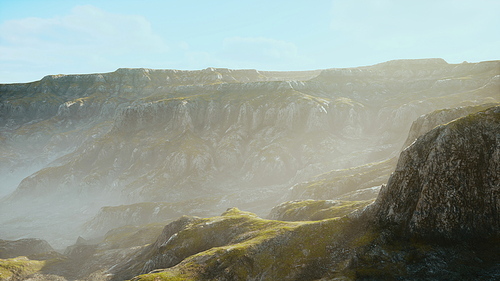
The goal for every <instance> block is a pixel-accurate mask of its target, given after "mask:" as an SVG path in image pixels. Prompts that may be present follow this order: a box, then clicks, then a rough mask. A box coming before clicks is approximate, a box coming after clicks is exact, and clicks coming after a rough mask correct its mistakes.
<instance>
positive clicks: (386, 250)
mask: <svg viewBox="0 0 500 281" xmlns="http://www.w3.org/2000/svg"><path fill="white" fill-rule="evenodd" d="M499 127H500V107H498V106H497V107H493V108H490V109H487V110H484V111H480V112H478V113H475V114H471V115H468V116H466V117H463V118H459V119H457V120H454V121H452V122H450V123H448V124H445V125H441V126H438V127H436V128H434V129H433V130H431V131H430V132H428V133H426V134H424V135H423V136H421V137H419V138H418V139H417V141H415V142H414V143H413V144H412V145H411V146H409V147H408V148H406V149H405V150H404V151H403V152H402V153H401V156H400V158H399V161H398V164H397V168H396V171H395V172H394V173H393V175H392V176H391V177H390V179H389V181H388V183H387V185H386V186H384V187H383V188H382V191H381V193H380V194H379V197H378V198H377V201H376V202H375V203H373V204H371V205H369V206H368V207H364V206H366V204H369V202H367V201H364V202H353V201H350V202H346V201H334V200H330V201H325V200H323V201H314V200H305V201H294V202H287V203H283V204H281V205H279V206H277V207H276V208H275V209H274V210H273V212H272V213H271V216H272V217H273V218H274V219H280V220H292V221H279V220H267V219H262V218H259V217H258V216H256V215H255V214H252V213H249V212H243V211H240V210H238V209H236V208H231V209H228V210H227V211H226V212H224V213H223V214H221V215H220V216H215V217H211V218H200V217H192V216H183V217H181V218H179V219H177V220H175V221H173V222H171V223H169V224H168V225H166V226H165V227H164V228H163V229H162V227H161V225H159V224H149V225H142V226H126V227H120V228H116V229H113V230H110V231H108V232H107V233H106V235H105V237H104V239H103V240H102V241H101V242H98V243H92V242H90V241H85V240H84V239H81V238H79V239H78V241H77V243H76V244H75V245H73V246H70V247H68V248H67V250H66V251H65V256H63V257H61V256H57V257H56V258H54V257H53V256H52V257H49V258H50V260H42V259H40V260H37V259H36V258H33V259H34V260H28V259H26V258H18V259H15V260H0V270H2V269H4V268H12V267H9V266H12V263H16V264H19V266H23V267H26V270H25V271H23V273H22V275H18V276H22V277H26V278H38V279H35V280H44V278H45V280H65V279H66V278H67V279H69V280H74V279H78V280H81V279H85V280H124V279H132V280H136V281H139V280H248V279H255V280H381V279H382V280H385V279H390V280H415V279H418V280H496V279H498V277H500V268H499V266H498V265H499V264H500V257H499V256H498V251H499V250H500V248H499V244H498V239H500V237H499V236H498V234H499V233H500V231H499V230H500V225H499V224H498V222H499V216H500V209H499V195H500V194H499V193H498V191H499V186H500V180H499V177H498V171H499V168H500V166H499V165H500V164H499V163H500V158H499V155H500V145H499V143H500V135H499V133H498V132H500V130H499V129H500V128H499ZM160 206H164V205H163V204H161V203H157V205H156V207H160ZM165 206H166V205H165ZM156 207H155V210H156ZM122 208H130V210H129V211H127V210H122V211H121V212H120V211H118V212H120V213H124V214H128V215H129V216H132V217H133V216H134V214H137V215H138V216H139V215H141V214H142V213H141V211H140V210H141V209H148V210H150V211H151V210H152V206H145V205H142V204H137V205H132V206H122ZM360 208H361V209H360ZM118 209H120V208H111V209H110V210H103V212H102V213H103V214H102V215H100V216H98V217H96V218H106V215H105V213H109V212H113V211H114V210H118ZM355 209H358V211H354V212H353V210H355ZM166 210H168V208H166ZM161 211H162V209H161V208H159V209H158V213H159V212H161ZM145 213H147V212H145ZM297 220H304V221H297ZM129 221H134V220H133V218H131V219H130V220H129ZM154 237H157V238H156V240H155V238H154ZM9 270H10V269H9ZM0 272H1V271H0ZM33 272H38V274H35V275H31V276H27V275H28V274H31V273H33ZM8 273H9V272H8ZM11 273H12V270H10V273H9V274H11ZM62 276H64V277H62Z"/></svg>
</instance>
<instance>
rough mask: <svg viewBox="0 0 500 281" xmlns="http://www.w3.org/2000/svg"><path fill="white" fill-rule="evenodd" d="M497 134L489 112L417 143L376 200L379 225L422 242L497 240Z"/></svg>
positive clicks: (499, 114) (498, 123) (499, 119)
mask: <svg viewBox="0 0 500 281" xmlns="http://www.w3.org/2000/svg"><path fill="white" fill-rule="evenodd" d="M499 132H500V107H493V108H490V109H488V110H486V111H482V112H479V113H476V114H472V115H468V116H466V117H463V118H460V119H457V120H455V121H453V122H451V123H449V124H447V125H443V126H439V127H436V128H435V129H433V130H431V131H430V132H428V133H427V134H425V135H424V136H422V137H420V138H418V139H417V141H416V142H415V143H414V144H413V145H411V146H410V147H408V148H407V149H406V150H404V151H403V152H402V153H401V156H400V160H399V162H398V165H397V167H396V170H395V172H394V173H393V174H392V176H391V178H390V179H389V181H388V183H387V186H386V187H385V188H383V189H382V190H381V192H380V194H379V197H378V198H377V201H376V203H375V205H374V207H373V208H374V210H375V212H376V217H377V218H378V222H379V224H381V225H383V226H384V227H391V228H392V227H393V228H394V229H396V230H397V231H401V232H402V233H405V235H414V236H417V237H421V238H428V239H432V238H434V237H438V238H441V239H471V238H480V239H486V238H489V237H498V234H499V233H500V212H499V210H500V193H499V187H500V175H499V173H498V171H500V169H499V168H500V166H499V163H500V143H499V141H500V139H499Z"/></svg>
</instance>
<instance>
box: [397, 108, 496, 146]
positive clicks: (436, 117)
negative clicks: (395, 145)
mask: <svg viewBox="0 0 500 281" xmlns="http://www.w3.org/2000/svg"><path fill="white" fill-rule="evenodd" d="M495 105H498V104H494V103H488V104H481V105H476V106H461V107H456V108H446V109H439V110H436V111H433V112H431V113H429V114H425V115H422V116H420V117H418V119H417V120H415V121H414V122H413V124H412V125H411V127H410V131H409V133H408V138H407V139H406V141H405V143H404V144H403V148H406V147H408V146H409V145H410V144H412V143H413V142H414V141H415V140H416V139H417V138H418V137H420V136H422V135H424V134H425V133H427V132H429V131H430V130H432V129H434V128H435V127H437V126H439V125H443V124H446V123H448V122H451V121H453V120H455V119H457V118H460V117H464V116H467V115H469V114H473V113H476V112H479V111H482V110H485V109H487V108H490V107H493V106H495Z"/></svg>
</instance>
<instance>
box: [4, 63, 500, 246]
mask: <svg viewBox="0 0 500 281" xmlns="http://www.w3.org/2000/svg"><path fill="white" fill-rule="evenodd" d="M499 69H500V68H499V62H498V61H492V62H481V63H465V64H448V63H446V62H444V61H442V60H403V61H393V62H388V63H384V64H379V65H374V66H369V67H360V68H350V69H327V70H321V71H311V72H261V71H257V70H229V69H215V68H209V69H205V70H199V71H177V70H150V69H118V70H117V71H115V72H111V73H102V74H87V75H52V76H47V77H45V78H43V79H42V80H40V81H37V82H33V83H27V84H12V85H0V108H1V110H0V157H1V161H0V176H1V177H2V178H4V179H5V180H4V181H3V182H2V184H0V187H1V188H0V190H1V192H2V193H1V195H0V196H2V195H5V197H4V199H3V201H2V204H0V205H1V206H0V223H2V225H5V226H6V227H5V228H3V229H0V236H1V237H2V238H5V239H16V238H18V237H25V235H30V236H33V235H37V236H38V235H41V238H44V239H48V240H49V241H50V243H51V244H53V245H56V244H57V245H58V246H60V247H62V246H65V245H67V244H68V243H69V241H73V240H74V237H77V236H78V235H79V234H80V233H69V232H68V233H60V231H59V230H58V228H57V225H65V226H66V228H67V229H79V227H80V226H81V224H83V223H84V222H85V221H87V220H89V219H90V218H92V217H94V216H95V215H96V214H97V213H98V212H99V210H100V209H101V208H102V207H103V206H118V205H123V204H127V205H128V204H135V203H142V202H150V201H155V202H158V201H161V202H166V203H169V204H170V203H179V202H186V201H189V200H204V199H206V198H205V197H206V196H204V194H210V198H209V199H208V201H209V203H210V204H208V203H207V204H204V203H202V204H200V206H209V207H208V208H205V209H203V210H201V212H203V211H205V212H207V213H209V214H214V213H221V212H222V211H223V210H225V209H227V208H228V207H232V206H239V207H240V208H243V209H245V210H249V211H252V212H255V213H257V214H258V215H265V214H267V213H268V212H269V210H270V209H271V208H272V207H273V206H275V205H277V204H279V203H281V202H282V199H283V196H284V195H286V193H287V190H288V189H289V188H290V186H293V185H295V184H297V183H301V182H307V181H311V179H312V178H313V177H314V176H317V175H319V174H324V173H327V172H329V171H331V170H337V171H341V170H344V169H348V168H351V167H358V166H363V165H366V164H367V163H379V162H381V161H384V160H385V159H390V158H392V157H394V156H396V155H397V154H398V153H399V149H400V147H401V146H402V145H403V143H404V141H405V138H406V132H408V130H409V127H410V125H411V123H412V122H413V121H414V120H415V119H416V118H417V117H418V116H421V115H422V114H426V113H429V112H431V111H433V110H435V109H440V108H452V107H456V106H465V105H477V104H483V103H485V102H498V87H499V85H500V79H499V77H500V72H499ZM386 170H387V169H386ZM360 172H361V171H360ZM367 176H368V175H367ZM372 176H373V177H372ZM372 176H369V177H371V178H370V181H372V183H371V184H369V185H368V184H367V183H366V185H364V186H363V188H372V187H374V186H378V185H380V184H381V183H383V181H384V180H383V179H384V177H386V176H387V173H385V172H381V173H379V174H376V173H374V174H372ZM354 179H355V177H351V178H350V180H349V181H351V180H352V181H351V183H353V184H351V185H349V188H346V189H345V190H339V191H342V192H339V193H338V194H337V195H335V197H337V196H342V193H343V192H344V191H352V189H350V188H351V187H352V186H354V185H356V184H361V183H360V182H357V183H356V181H355V180H354ZM346 186H347V185H346ZM296 191H297V193H296V194H298V196H297V197H296V198H294V197H289V198H287V199H286V200H294V199H310V198H309V195H308V194H312V195H311V196H313V195H314V196H316V195H317V197H314V198H317V199H333V198H324V197H323V198H322V197H321V196H322V195H321V192H315V191H314V189H309V190H308V191H307V192H302V191H300V190H299V189H296ZM309 191H311V192H310V193H309ZM327 192H329V191H328V190H327ZM375 193H376V192H375ZM366 194H371V196H373V195H374V194H373V192H370V191H369V190H367V192H366ZM6 195H9V196H6ZM302 195H304V196H303V197H302ZM294 196H295V195H294ZM353 196H354V195H353ZM356 196H357V195H356ZM366 199H367V198H366ZM26 218H28V219H26ZM174 218H175V217H172V218H170V219H174ZM27 231H28V232H29V233H28V234H27Z"/></svg>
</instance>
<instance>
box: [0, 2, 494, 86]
mask: <svg viewBox="0 0 500 281" xmlns="http://www.w3.org/2000/svg"><path fill="white" fill-rule="evenodd" d="M498 11H500V1H498V0H470V1H469V0H420V1H413V0H408V1H401V0H329V1H326V0H307V1H302V0H300V1H293V0H288V1H281V0H266V1H261V0H232V1H229V0H219V1H218V0H212V1H199V0H198V1H196V0H184V1H160V0H142V1H133V0H119V1H118V0H99V1H93V0H90V1H76V0H0V83H13V82H29V81H34V80H39V79H41V78H42V77H43V76H45V75H48V74H60V73H62V74H72V73H96V72H110V71H114V70H116V69H117V68H120V67H145V68H168V69H171V68H172V69H203V68H207V67H227V68H254V69H259V70H307V69H324V68H336V67H356V66H362V65H371V64H375V63H380V62H384V61H387V60H392V59H403V58H407V59H415V58H435V57H440V58H444V59H445V60H446V61H448V62H449V63H460V62H462V61H469V62H476V61H484V60H496V59H500V56H499V52H500V17H499V16H498Z"/></svg>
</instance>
